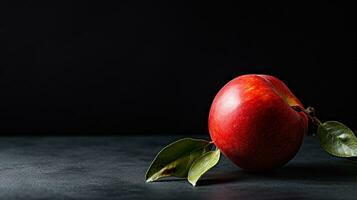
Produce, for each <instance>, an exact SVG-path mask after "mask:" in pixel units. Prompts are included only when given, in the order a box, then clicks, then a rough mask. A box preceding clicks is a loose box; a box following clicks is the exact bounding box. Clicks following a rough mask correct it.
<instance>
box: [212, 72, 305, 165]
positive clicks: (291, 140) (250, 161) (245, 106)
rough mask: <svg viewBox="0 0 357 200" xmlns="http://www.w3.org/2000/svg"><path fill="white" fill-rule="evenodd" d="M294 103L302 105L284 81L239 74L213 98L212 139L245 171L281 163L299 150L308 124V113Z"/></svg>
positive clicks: (264, 76) (284, 162) (267, 76)
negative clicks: (298, 109) (300, 110)
mask: <svg viewBox="0 0 357 200" xmlns="http://www.w3.org/2000/svg"><path fill="white" fill-rule="evenodd" d="M291 106H301V107H303V105H302V104H301V103H300V101H299V100H298V99H297V98H296V97H295V96H294V94H293V93H292V92H291V91H290V90H289V88H288V87H287V86H286V85H285V84H284V83H283V82H282V81H280V80H279V79H277V78H275V77H273V76H269V75H256V74H251V75H243V76H239V77H237V78H235V79H233V80H232V81H230V82H229V83H227V84H226V85H225V86H224V87H223V88H222V89H221V90H220V91H219V92H218V94H217V95H216V97H215V99H214V100H213V103H212V106H211V109H210V113H209V120H208V125H209V132H210V135H211V138H212V140H213V142H214V144H215V145H216V146H217V147H218V148H219V149H220V150H221V152H222V153H223V154H224V155H225V156H226V157H228V158H229V159H230V160H231V161H233V162H234V163H235V164H236V165H238V166H239V167H241V168H243V169H246V170H252V171H263V170H270V169H274V168H277V167H280V166H282V165H284V164H286V163H287V162H288V161H289V160H291V159H292V158H293V157H294V155H295V154H296V153H297V151H298V150H299V148H300V146H301V143H302V140H303V137H304V135H305V133H306V132H307V128H308V118H307V116H306V115H305V114H304V113H303V112H297V111H295V110H294V109H293V108H292V107H291Z"/></svg>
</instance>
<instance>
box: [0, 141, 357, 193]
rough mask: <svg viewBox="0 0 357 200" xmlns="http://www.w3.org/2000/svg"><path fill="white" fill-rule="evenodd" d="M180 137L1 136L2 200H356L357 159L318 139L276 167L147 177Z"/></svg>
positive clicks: (227, 167) (222, 166) (224, 163)
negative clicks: (193, 180)
mask: <svg viewBox="0 0 357 200" xmlns="http://www.w3.org/2000/svg"><path fill="white" fill-rule="evenodd" d="M182 137H183V136H178V135H174V136H167V135H166V136H163V135H162V136H159V135H154V136H118V137H109V136H107V137H2V138H0V170H1V174H0V199H181V200H183V199H185V200H186V199H188V200H189V199H212V200H217V199H246V200H250V199H290V200H291V199H357V164H355V163H352V162H350V161H346V160H341V159H337V158H333V157H331V156H329V155H327V154H326V153H325V152H323V151H322V150H321V149H320V147H319V146H318V143H317V142H316V139H315V138H313V137H307V138H306V139H305V141H304V144H303V146H302V148H301V149H300V151H299V153H298V154H297V156H296V157H295V158H294V159H293V160H292V161H290V163H289V164H288V165H286V166H285V167H283V168H280V169H278V170H276V171H274V172H270V173H264V174H253V173H248V172H245V171H242V170H241V169H239V168H238V167H236V166H234V165H233V164H232V163H230V162H229V161H228V160H227V159H225V158H224V157H222V158H221V161H220V163H219V164H218V166H217V167H215V168H214V169H212V170H211V171H209V172H208V174H206V175H205V176H204V177H203V179H202V180H201V181H200V182H199V186H198V187H192V186H191V185H190V184H189V183H188V182H187V181H186V180H178V179H173V178H170V179H166V180H164V181H160V182H155V183H145V181H144V174H145V171H146V169H147V167H148V166H149V164H150V161H151V160H152V159H153V158H154V156H155V154H156V153H157V152H158V151H159V150H160V149H161V148H162V147H163V146H164V145H166V144H168V143H170V142H172V141H174V140H176V139H178V138H182ZM196 137H197V136H196ZM198 137H200V136H198ZM202 137H204V136H201V138H202ZM206 137H207V136H206Z"/></svg>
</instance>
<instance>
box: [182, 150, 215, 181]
mask: <svg viewBox="0 0 357 200" xmlns="http://www.w3.org/2000/svg"><path fill="white" fill-rule="evenodd" d="M220 154H221V153H220V151H219V149H217V150H215V151H209V152H207V153H205V154H203V155H202V156H201V157H199V158H197V160H195V161H194V162H193V163H192V165H191V168H190V170H189V172H188V177H187V179H188V182H190V183H191V184H192V185H193V186H196V183H197V181H198V179H200V177H201V176H202V175H203V174H204V173H206V172H207V171H208V170H210V169H211V168H212V167H214V166H215V165H216V164H217V163H218V161H219V157H220Z"/></svg>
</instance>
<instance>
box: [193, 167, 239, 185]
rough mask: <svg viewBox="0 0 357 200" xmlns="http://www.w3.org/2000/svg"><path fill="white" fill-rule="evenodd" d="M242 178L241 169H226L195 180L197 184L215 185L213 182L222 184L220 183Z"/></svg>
mask: <svg viewBox="0 0 357 200" xmlns="http://www.w3.org/2000/svg"><path fill="white" fill-rule="evenodd" d="M242 180H244V177H243V176H242V173H241V171H239V170H235V171H228V172H223V173H219V174H216V175H212V176H210V177H207V178H204V179H202V180H199V181H198V182H197V185H198V186H207V185H215V184H222V183H232V182H238V181H242Z"/></svg>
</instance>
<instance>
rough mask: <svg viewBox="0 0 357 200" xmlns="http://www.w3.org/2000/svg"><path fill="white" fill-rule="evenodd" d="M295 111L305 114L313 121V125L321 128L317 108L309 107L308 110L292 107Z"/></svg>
mask: <svg viewBox="0 0 357 200" xmlns="http://www.w3.org/2000/svg"><path fill="white" fill-rule="evenodd" d="M291 107H292V108H293V109H294V110H296V111H297V112H303V113H305V114H306V115H307V116H308V117H309V118H310V120H311V121H312V123H313V124H314V125H315V126H317V127H319V126H320V125H321V124H322V123H321V121H320V120H319V119H318V118H317V117H316V111H315V108H313V107H311V106H309V107H307V108H306V109H304V108H302V107H300V106H291Z"/></svg>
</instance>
